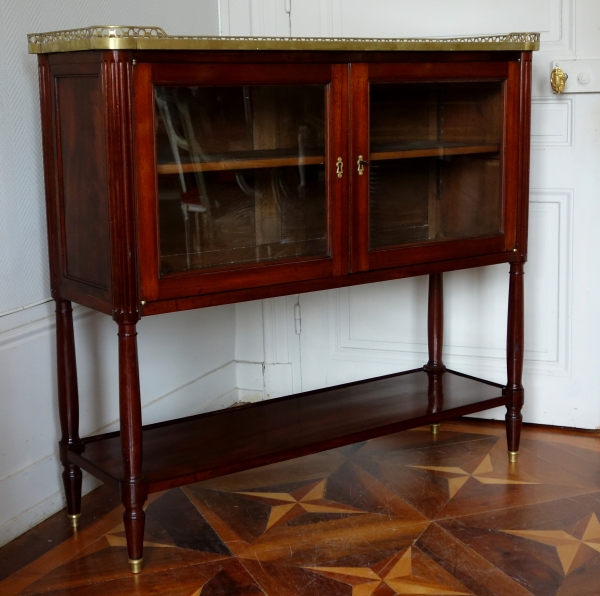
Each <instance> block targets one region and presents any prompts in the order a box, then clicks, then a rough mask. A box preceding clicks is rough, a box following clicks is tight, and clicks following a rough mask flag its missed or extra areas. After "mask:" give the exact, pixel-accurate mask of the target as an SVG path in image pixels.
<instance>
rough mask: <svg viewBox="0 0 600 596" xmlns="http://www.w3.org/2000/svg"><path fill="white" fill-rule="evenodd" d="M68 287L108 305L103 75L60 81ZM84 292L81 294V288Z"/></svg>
mask: <svg viewBox="0 0 600 596" xmlns="http://www.w3.org/2000/svg"><path fill="white" fill-rule="evenodd" d="M55 101H56V119H57V123H56V124H57V137H58V138H57V146H58V153H59V159H58V167H59V181H60V182H59V191H60V192H59V196H60V216H61V223H62V226H61V227H62V234H61V235H62V238H61V240H62V277H63V283H65V284H66V285H72V284H69V282H70V281H71V282H76V285H77V286H80V285H81V284H84V285H85V286H87V287H86V292H88V293H90V294H92V295H94V296H97V297H99V298H103V299H106V298H107V293H108V289H109V286H110V258H109V255H110V247H109V220H108V204H107V174H106V158H105V154H106V150H105V136H104V114H103V104H102V81H101V78H100V73H99V72H97V73H95V74H89V73H86V74H81V75H78V76H57V77H55ZM79 289H81V288H79Z"/></svg>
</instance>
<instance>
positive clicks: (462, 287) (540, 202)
mask: <svg viewBox="0 0 600 596" xmlns="http://www.w3.org/2000/svg"><path fill="white" fill-rule="evenodd" d="M220 3H221V14H222V30H223V32H224V33H229V34H231V35H249V34H250V35H267V36H268V35H282V36H285V35H290V34H291V35H292V36H299V37H303V36H323V37H352V36H356V37H404V36H406V37H418V36H430V35H431V36H461V35H474V34H494V33H501V32H509V31H539V32H541V34H542V44H541V51H539V52H536V53H535V54H534V69H533V105H532V152H531V195H530V199H531V200H530V206H531V208H530V245H529V262H528V263H527V265H526V268H525V270H526V276H525V280H526V282H525V283H526V321H525V331H526V336H525V350H526V351H525V374H524V385H525V390H526V402H525V408H524V410H523V414H524V417H525V420H526V421H528V422H534V423H542V424H556V425H564V426H573V427H580V428H600V408H599V407H598V406H599V404H600V387H599V385H598V383H597V381H596V378H595V376H594V375H593V374H590V371H593V370H595V368H596V364H595V362H596V361H597V353H598V348H597V337H598V335H599V334H600V319H599V318H598V317H597V313H596V311H597V309H598V306H597V305H598V303H599V302H600V277H599V276H598V275H596V274H595V271H596V270H597V264H596V262H597V260H598V255H599V254H600V235H598V233H597V222H598V220H599V218H600V201H599V200H598V189H599V188H600V168H599V167H598V164H599V163H600V133H599V130H600V129H599V126H598V123H599V121H600V120H599V118H600V94H598V93H586V94H577V95H573V94H565V95H562V96H555V95H553V94H552V92H551V90H550V85H549V75H550V70H551V68H552V66H551V64H552V61H553V60H564V59H573V58H577V59H586V58H587V59H589V58H600V41H599V40H600V3H599V2H598V0H506V1H505V2H497V1H494V0H448V1H446V2H440V1H439V0H419V1H417V0H371V1H370V2H368V3H365V2H364V1H360V0H290V1H289V2H287V3H286V2H285V1H284V0H281V1H279V0H221V2H220ZM286 4H287V6H288V7H291V10H290V12H287V11H286ZM227 27H229V28H227ZM507 272H508V267H507V266H506V265H503V266H496V267H489V268H485V269H476V270H471V271H466V272H455V273H449V274H446V275H445V281H446V284H445V286H446V298H447V299H446V334H445V345H444V352H445V358H444V359H445V361H446V363H447V364H448V365H449V366H451V367H453V368H455V369H457V370H461V371H464V372H468V373H471V374H475V375H477V376H481V377H485V378H489V379H490V380H495V381H498V382H505V381H506V368H505V341H506V339H505V337H506V335H505V334H506V331H505V328H506V324H505V320H506V304H507V286H508V275H507ZM426 295H427V280H426V279H425V278H415V279H408V280H399V281H397V282H386V283H383V284H372V285H368V286H358V287H354V288H348V289H341V290H330V291H328V292H316V293H311V294H303V295H301V296H299V297H298V298H297V301H298V302H299V304H300V307H301V310H302V334H301V336H300V346H301V349H300V352H299V354H300V356H299V360H300V365H298V364H297V363H296V362H295V361H294V356H293V354H294V351H293V350H288V361H287V368H286V369H285V370H287V371H288V375H287V376H282V377H280V378H279V379H278V384H277V385H276V386H274V387H271V388H270V391H267V390H266V379H267V375H266V374H265V389H264V391H263V394H264V395H267V394H269V395H279V394H281V393H282V392H284V387H290V386H294V387H296V386H297V385H298V380H297V378H296V377H297V375H296V376H295V375H294V372H295V371H297V370H298V369H299V370H300V373H301V374H300V381H299V383H300V385H301V387H302V389H303V390H309V389H313V388H315V387H323V386H326V385H331V384H336V383H343V382H348V381H351V380H354V379H357V378H367V377H370V376H376V375H380V374H387V373H390V372H393V371H397V370H402V369H405V368H412V367H414V366H418V365H419V364H422V363H423V362H424V360H425V359H426V342H425V337H426V317H425V311H424V309H423V304H425V302H424V301H426ZM290 299H294V298H293V297H292V298H290ZM267 302H269V303H271V302H272V301H264V302H263V308H262V310H263V313H264V311H265V306H264V305H265V304H266V303H267ZM236 308H237V309H238V311H237V312H238V321H239V323H238V332H241V331H242V330H243V331H244V333H246V335H247V338H246V340H245V341H246V342H247V343H248V345H260V343H261V342H260V341H259V340H258V339H257V337H256V336H253V335H252V333H254V334H259V333H260V332H261V330H260V329H255V330H254V331H252V329H250V327H244V328H243V327H242V326H241V321H242V320H243V318H244V317H245V316H246V313H247V310H246V309H247V308H248V307H245V306H244V307H241V306H238V307H236ZM252 308H254V309H255V310H254V312H255V313H259V312H260V308H259V307H258V306H254V307H252ZM269 308H270V309H271V310H272V309H273V308H274V309H275V310H276V311H279V312H283V310H284V307H283V305H281V304H279V305H277V306H273V307H269ZM256 316H257V315H256ZM287 316H288V319H289V317H290V314H289V312H288V315H287ZM292 316H293V315H292ZM276 320H277V321H278V322H277V324H276V325H274V324H273V322H272V321H271V322H269V321H267V320H266V319H265V321H264V322H263V323H264V324H263V329H262V333H263V336H264V338H267V337H270V338H271V339H270V340H269V341H270V343H271V344H272V343H273V339H272V338H273V337H276V338H278V339H277V341H279V342H280V343H285V342H286V341H287V342H288V343H289V345H292V343H290V342H291V339H290V338H291V337H292V336H291V334H290V332H289V320H288V324H287V325H286V324H285V323H284V322H283V321H280V320H279V319H276ZM266 341H267V340H265V342H264V343H265V345H266ZM239 343H240V336H238V346H239ZM251 357H253V358H254V359H255V361H256V362H257V363H258V362H261V361H262V359H265V362H268V361H267V360H266V358H267V355H266V352H261V351H260V350H259V349H257V350H255V352H254V356H251V355H249V354H246V355H245V358H246V359H249V358H251ZM277 364H278V367H279V369H280V370H284V367H283V364H285V362H283V358H282V356H281V355H278V356H277ZM267 367H268V365H267V364H265V369H266V368H267ZM265 372H266V370H265ZM479 415H482V414H479ZM483 415H487V416H491V417H495V418H503V416H504V408H502V409H497V410H494V411H491V412H488V413H486V414H483Z"/></svg>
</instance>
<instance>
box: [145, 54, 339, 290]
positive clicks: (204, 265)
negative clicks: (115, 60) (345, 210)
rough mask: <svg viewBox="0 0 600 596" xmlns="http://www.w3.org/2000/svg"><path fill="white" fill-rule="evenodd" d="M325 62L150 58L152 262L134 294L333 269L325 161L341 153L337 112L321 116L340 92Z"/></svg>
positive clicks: (334, 199)
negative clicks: (163, 61)
mask: <svg viewBox="0 0 600 596" xmlns="http://www.w3.org/2000/svg"><path fill="white" fill-rule="evenodd" d="M138 68H139V67H138ZM332 71H333V67H331V66H329V65H319V66H317V67H316V68H313V69H311V70H310V71H309V70H307V69H306V68H305V67H304V66H300V67H299V68H298V66H296V67H294V68H291V69H290V68H287V67H282V66H274V65H269V66H262V67H260V66H257V65H239V66H232V65H221V66H219V67H218V68H217V67H214V66H212V65H194V66H192V67H190V66H186V67H183V68H181V69H179V70H178V69H177V67H175V69H173V66H172V65H170V66H168V67H167V66H162V65H153V66H152V67H151V78H152V81H151V85H150V86H149V87H148V89H145V90H144V91H145V92H146V94H147V95H149V96H150V97H148V98H147V99H148V100H150V101H151V106H150V105H148V106H147V107H148V108H151V110H152V121H153V123H154V126H153V130H152V131H151V134H152V139H151V146H152V147H153V155H152V156H151V155H148V156H147V159H148V160H149V161H151V163H152V165H153V168H152V170H153V173H152V178H153V179H154V181H155V196H154V201H153V204H154V210H155V211H154V214H153V217H152V221H151V222H149V223H150V225H151V227H152V229H153V230H154V231H155V232H156V237H155V238H149V242H148V248H149V250H150V252H152V248H151V247H150V245H152V246H153V247H155V248H154V252H153V254H148V255H146V254H145V253H144V254H143V255H142V259H143V260H146V256H148V261H151V262H152V263H151V264H152V267H153V268H154V273H153V275H152V276H153V278H154V280H155V281H154V282H153V283H154V287H153V288H150V287H148V288H146V289H145V290H144V294H146V295H147V294H148V291H147V290H153V294H154V295H161V296H163V297H165V296H168V295H169V291H168V289H169V288H171V287H172V288H173V289H174V290H173V292H174V293H175V294H177V295H180V294H181V288H182V287H184V286H187V287H188V288H189V292H190V294H197V293H202V286H203V285H205V284H206V283H207V282H210V291H211V292H215V291H218V289H219V288H221V289H222V290H231V289H239V288H246V287H252V286H256V285H264V284H265V283H269V284H270V285H271V284H274V283H277V282H278V281H279V283H285V282H289V281H298V280H302V279H309V278H314V277H322V276H327V275H333V274H336V273H339V270H340V269H341V265H340V263H341V261H340V259H341V253H340V250H339V248H338V249H337V250H336V243H338V244H339V242H340V238H339V237H338V236H339V234H338V233H337V232H336V231H334V227H336V228H337V226H333V220H334V219H335V218H336V217H339V215H334V213H333V212H334V211H339V199H340V196H341V194H340V193H341V186H342V183H343V181H342V180H341V179H340V178H338V177H337V176H336V175H334V176H333V180H332V177H331V172H337V170H338V166H337V165H336V164H337V161H338V158H342V161H343V156H342V153H341V150H342V147H340V146H339V140H338V139H337V138H336V136H337V137H339V135H340V133H339V130H338V129H339V116H335V117H334V118H333V122H332V115H331V110H330V103H331V102H332V100H335V97H332V96H335V94H336V93H339V92H340V89H338V88H337V87H339V85H336V84H334V81H333V79H334V77H333V73H332ZM177 73H179V75H178V74H177ZM194 74H195V75H196V76H195V77H194ZM338 74H339V75H341V74H342V73H341V72H340V73H338ZM332 87H333V88H332ZM149 90H150V93H148V91H149ZM148 132H150V131H148ZM148 141H150V139H148ZM146 266H147V267H149V266H150V262H148V263H146ZM267 269H268V271H269V272H268V273H267ZM232 270H235V271H236V272H237V275H235V276H232V275H231V271H232ZM265 275H268V276H269V279H268V280H267V278H266V277H265ZM146 281H147V280H146ZM146 285H148V284H146ZM150 285H151V284H150Z"/></svg>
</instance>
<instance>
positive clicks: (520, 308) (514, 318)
mask: <svg viewBox="0 0 600 596" xmlns="http://www.w3.org/2000/svg"><path fill="white" fill-rule="evenodd" d="M523 274H524V272H523V263H511V266H510V284H509V288H508V329H507V340H506V364H507V377H508V380H507V383H506V392H507V394H508V395H511V396H512V403H511V404H509V405H508V406H506V410H507V411H506V440H507V443H508V458H509V461H510V462H513V463H514V462H516V461H517V456H518V453H519V441H520V439H521V424H522V421H523V416H522V415H521V409H522V408H523V398H524V391H523V385H522V379H523V322H524V300H523Z"/></svg>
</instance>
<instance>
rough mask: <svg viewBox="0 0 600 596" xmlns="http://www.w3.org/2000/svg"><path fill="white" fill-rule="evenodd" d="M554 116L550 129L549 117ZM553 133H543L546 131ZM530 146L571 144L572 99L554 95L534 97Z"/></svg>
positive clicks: (563, 145) (566, 145) (568, 145)
mask: <svg viewBox="0 0 600 596" xmlns="http://www.w3.org/2000/svg"><path fill="white" fill-rule="evenodd" d="M552 117H554V122H553V124H555V127H554V129H555V130H552V128H553V127H552V126H551V123H550V122H549V120H550V119H552ZM549 129H550V132H552V133H553V134H544V132H545V131H548V130H549ZM531 146H532V147H572V146H573V100H572V99H571V98H561V99H557V98H555V97H536V98H534V99H533V100H532V102H531Z"/></svg>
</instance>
